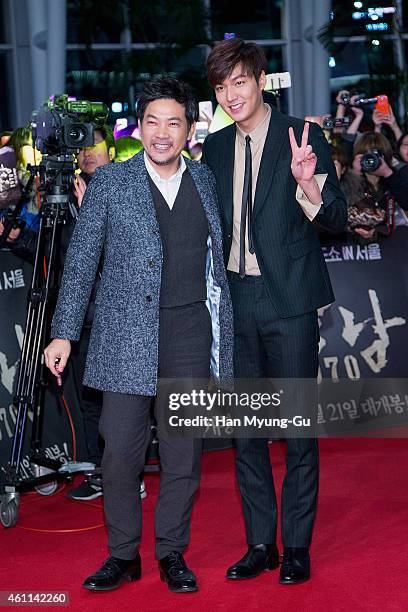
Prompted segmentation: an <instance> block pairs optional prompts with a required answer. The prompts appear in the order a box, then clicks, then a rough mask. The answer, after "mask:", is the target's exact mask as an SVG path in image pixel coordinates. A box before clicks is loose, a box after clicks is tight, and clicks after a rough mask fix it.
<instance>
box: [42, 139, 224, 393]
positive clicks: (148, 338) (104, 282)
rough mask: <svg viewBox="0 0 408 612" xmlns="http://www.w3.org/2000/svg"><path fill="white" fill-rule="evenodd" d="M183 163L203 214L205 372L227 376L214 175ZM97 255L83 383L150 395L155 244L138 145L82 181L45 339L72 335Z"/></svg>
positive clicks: (158, 248) (154, 354)
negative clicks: (207, 321)
mask: <svg viewBox="0 0 408 612" xmlns="http://www.w3.org/2000/svg"><path fill="white" fill-rule="evenodd" d="M186 162H187V170H188V172H190V174H191V176H192V178H193V181H194V183H195V185H196V187H197V190H198V193H199V195H200V198H201V201H202V204H203V208H204V211H205V214H206V216H207V220H208V227H209V241H208V245H209V246H208V254H207V295H208V299H207V306H208V308H209V310H210V313H211V318H212V323H213V346H212V354H211V371H212V375H213V376H214V377H215V378H216V379H218V380H221V381H222V380H228V379H231V378H232V352H233V324H232V306H231V299H230V295H229V290H228V283H227V278H226V273H225V268H224V262H223V254H222V233H221V226H220V219H219V214H218V203H217V194H216V186H215V179H214V177H213V175H212V173H211V170H209V168H208V167H207V166H204V165H202V164H199V163H197V162H190V161H189V160H186ZM102 252H103V253H104V265H103V272H102V278H101V282H100V286H99V290H98V294H97V297H96V300H95V303H96V311H95V317H94V322H93V327H92V333H91V340H90V344H89V350H88V357H87V365H86V369H85V376H84V383H85V384H86V385H88V386H89V387H94V388H96V389H102V390H104V391H114V392H119V393H129V394H139V395H155V394H156V388H157V369H158V362H157V359H158V342H159V300H160V282H161V269H162V245H161V240H160V232H159V226H158V222H157V218H156V214H155V208H154V204H153V199H152V196H151V192H150V186H149V183H148V178H147V170H146V166H145V163H144V159H143V151H142V152H140V153H138V154H137V155H135V156H134V157H132V158H131V159H129V160H128V161H125V162H123V163H120V164H108V165H106V166H104V167H102V168H99V169H98V170H97V171H96V173H95V176H94V178H93V179H92V181H91V182H90V183H89V185H88V188H87V190H86V193H85V197H84V200H83V203H82V206H81V210H80V215H79V219H78V222H77V224H76V227H75V230H74V233H73V236H72V239H71V242H70V246H69V249H68V253H67V256H66V260H65V266H64V274H63V278H62V282H61V288H60V292H59V296H58V302H57V306H56V310H55V314H54V318H53V322H52V332H51V333H52V337H53V338H65V339H68V340H78V339H79V337H80V333H81V328H82V323H83V319H84V315H85V311H86V308H87V304H88V299H89V295H90V293H91V289H92V285H93V282H94V278H95V275H96V272H97V267H98V262H99V260H100V256H101V253H102Z"/></svg>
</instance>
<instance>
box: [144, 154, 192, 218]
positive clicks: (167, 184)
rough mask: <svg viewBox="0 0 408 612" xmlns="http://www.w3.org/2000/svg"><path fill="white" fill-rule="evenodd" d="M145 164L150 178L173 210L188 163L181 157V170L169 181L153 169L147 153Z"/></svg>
mask: <svg viewBox="0 0 408 612" xmlns="http://www.w3.org/2000/svg"><path fill="white" fill-rule="evenodd" d="M144 162H145V165H146V170H147V171H148V173H149V176H150V178H151V179H152V181H153V183H154V184H155V185H156V187H157V189H158V190H159V191H160V193H161V194H162V196H163V198H164V199H165V200H166V202H167V204H168V206H169V208H170V210H171V209H172V208H173V206H174V202H175V201H176V198H177V194H178V192H179V189H180V185H181V179H182V177H183V172H184V170H185V169H186V167H187V166H186V162H185V161H184V157H183V156H182V155H180V165H179V168H178V170H177V172H176V173H175V174H173V176H171V177H170V178H168V179H164V178H162V177H161V176H160V174H159V173H158V172H157V171H156V170H155V169H154V168H153V166H152V164H151V163H150V161H149V158H148V157H147V155H146V152H145V153H144Z"/></svg>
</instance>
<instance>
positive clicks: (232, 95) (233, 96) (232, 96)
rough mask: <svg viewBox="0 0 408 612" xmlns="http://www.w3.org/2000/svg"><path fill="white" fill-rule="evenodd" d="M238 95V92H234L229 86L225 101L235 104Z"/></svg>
mask: <svg viewBox="0 0 408 612" xmlns="http://www.w3.org/2000/svg"><path fill="white" fill-rule="evenodd" d="M236 97H237V95H236V92H235V91H234V88H233V87H231V86H227V87H226V88H225V99H226V100H227V102H233V101H234V100H235V99H236Z"/></svg>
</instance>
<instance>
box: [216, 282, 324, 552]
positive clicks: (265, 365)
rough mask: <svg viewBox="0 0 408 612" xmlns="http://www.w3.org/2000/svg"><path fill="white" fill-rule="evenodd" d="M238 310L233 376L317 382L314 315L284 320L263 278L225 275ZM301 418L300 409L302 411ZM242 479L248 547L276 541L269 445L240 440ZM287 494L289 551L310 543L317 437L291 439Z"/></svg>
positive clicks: (284, 499)
mask: <svg viewBox="0 0 408 612" xmlns="http://www.w3.org/2000/svg"><path fill="white" fill-rule="evenodd" d="M228 276H229V284H230V291H231V297H232V303H233V307H234V332H235V350H234V368H235V377H236V378H267V377H272V378H273V377H275V378H316V377H317V370H318V339H319V333H318V324H317V313H316V312H310V313H307V314H304V315H302V316H298V317H290V318H286V319H282V318H280V317H279V316H278V314H277V313H276V311H275V310H274V308H273V306H272V303H271V300H270V299H269V296H268V294H267V291H266V288H265V285H264V283H263V281H262V278H261V277H245V278H244V279H242V280H241V279H240V278H239V276H238V274H234V273H228ZM299 409H300V412H299V414H301V413H302V412H301V406H299ZM236 446H237V464H236V465H237V480H238V485H239V488H240V492H241V497H242V503H243V511H244V518H245V526H246V535H247V541H248V544H261V543H265V544H272V543H274V542H275V540H276V526H277V514H278V513H277V503H276V495H275V487H274V481H273V475H272V469H271V463H270V458H269V449H268V440H267V439H263V438H259V439H237V440H236ZM286 468H287V471H286V476H285V479H284V482H283V489H282V508H281V523H282V540H283V544H284V546H288V547H307V546H309V545H310V541H311V536H312V528H313V522H314V518H315V513H316V505H317V492H318V480H319V458H318V446H317V440H316V439H307V438H304V439H289V438H288V439H287V452H286Z"/></svg>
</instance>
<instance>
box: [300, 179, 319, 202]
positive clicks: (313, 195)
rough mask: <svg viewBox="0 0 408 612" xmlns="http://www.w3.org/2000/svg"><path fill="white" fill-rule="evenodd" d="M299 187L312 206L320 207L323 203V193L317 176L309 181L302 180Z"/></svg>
mask: <svg viewBox="0 0 408 612" xmlns="http://www.w3.org/2000/svg"><path fill="white" fill-rule="evenodd" d="M298 185H299V187H300V189H301V190H302V191H303V193H304V194H305V195H306V196H307V198H308V200H309V202H310V203H311V204H313V205H314V206H318V205H320V204H321V203H322V192H321V190H320V187H319V185H318V183H317V181H316V177H315V176H313V177H312V178H311V179H308V180H300V181H299V182H298Z"/></svg>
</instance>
